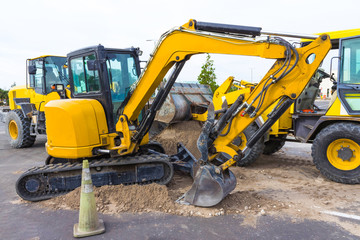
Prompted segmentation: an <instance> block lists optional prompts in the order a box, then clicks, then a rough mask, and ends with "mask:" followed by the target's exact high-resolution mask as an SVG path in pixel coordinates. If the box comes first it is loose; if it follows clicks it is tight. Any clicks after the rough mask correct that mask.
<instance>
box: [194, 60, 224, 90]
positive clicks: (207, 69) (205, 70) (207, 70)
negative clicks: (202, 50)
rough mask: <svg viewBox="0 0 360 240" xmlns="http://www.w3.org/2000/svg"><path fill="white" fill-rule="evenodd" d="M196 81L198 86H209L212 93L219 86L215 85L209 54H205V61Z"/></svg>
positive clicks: (212, 61)
mask: <svg viewBox="0 0 360 240" xmlns="http://www.w3.org/2000/svg"><path fill="white" fill-rule="evenodd" d="M197 80H198V82H199V83H200V84H206V85H209V86H210V88H211V91H212V92H214V91H215V90H216V89H217V88H218V87H219V85H217V84H216V81H215V80H216V75H215V68H214V60H211V57H210V54H207V56H206V61H205V63H204V65H203V66H202V67H201V72H200V75H199V76H198V79H197Z"/></svg>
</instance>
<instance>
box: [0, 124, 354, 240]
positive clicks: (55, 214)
mask: <svg viewBox="0 0 360 240" xmlns="http://www.w3.org/2000/svg"><path fill="white" fill-rule="evenodd" d="M185 130H186V129H185ZM189 131H190V133H188V136H193V135H194V134H195V133H194V131H193V130H190V128H189ZM173 133H174V132H173ZM175 133H176V131H175ZM181 134H182V135H181V136H186V134H185V135H184V133H181ZM175 137H176V136H175ZM178 139H179V138H178ZM45 141H46V139H45V138H44V137H41V138H39V139H38V140H37V142H36V144H35V146H34V147H32V148H28V149H22V150H15V149H11V148H10V146H9V144H8V143H7V141H6V139H5V135H4V125H3V124H2V123H0V175H1V185H0V201H1V205H0V236H1V238H2V239H71V238H72V231H73V230H72V228H73V225H74V224H75V223H76V222H77V221H78V211H77V210H76V209H77V201H76V197H77V196H78V195H77V193H76V192H73V193H70V194H68V195H66V196H64V197H60V198H59V199H55V200H49V201H45V202H41V203H30V202H26V201H23V200H20V198H19V197H18V196H17V194H16V192H15V187H14V185H15V182H16V180H17V178H18V177H19V176H20V174H21V173H22V172H23V171H24V170H26V169H28V168H30V167H32V166H35V165H37V166H38V165H42V164H43V161H44V159H45V158H46V156H47V155H46V152H45V150H44V147H43V146H44V143H45ZM167 142H168V144H167V145H171V144H170V142H169V140H167ZM187 144H191V143H189V142H188V143H187ZM232 171H233V172H234V173H235V175H236V176H237V183H238V184H237V187H236V189H235V190H234V191H233V193H232V194H231V195H229V196H228V197H227V198H225V199H224V200H223V202H221V203H220V204H219V205H217V206H215V207H212V208H197V207H192V206H183V205H178V204H175V203H174V202H173V201H174V200H176V198H178V197H179V196H181V195H182V194H183V193H184V192H185V191H186V190H187V189H188V188H189V187H190V184H191V183H192V180H191V178H190V177H188V176H185V175H180V174H176V175H175V177H174V179H173V181H172V182H171V183H170V184H169V185H168V186H167V187H159V186H157V185H155V186H151V185H149V186H147V187H146V188H144V189H143V190H139V189H136V187H137V186H131V187H129V188H125V187H115V188H113V187H111V188H110V187H103V188H100V189H97V190H96V191H97V196H98V203H99V204H100V206H99V205H98V207H99V212H100V213H99V215H100V218H102V219H103V220H104V222H105V226H106V233H105V234H103V235H99V236H96V237H92V238H90V239H119V238H122V239H191V238H193V239H360V186H358V185H341V184H337V183H334V182H331V181H328V180H327V179H324V178H323V177H322V176H321V175H320V173H319V172H318V171H317V170H316V168H315V167H314V165H313V164H312V162H311V157H310V145H307V144H297V143H287V144H286V145H285V147H284V148H283V150H281V151H280V152H279V153H277V154H274V155H273V156H271V157H269V156H262V157H261V158H260V159H259V160H258V161H257V162H256V163H255V164H254V165H253V166H250V167H247V168H232ZM139 191H140V192H139ZM110 192H113V193H118V194H120V195H117V196H118V197H114V195H106V194H110ZM125 194H128V195H127V197H126V198H124V197H123V198H122V197H119V196H125ZM151 194H153V195H151ZM101 196H109V197H108V201H106V200H104V198H102V197H101ZM159 196H162V197H159ZM144 198H146V199H149V200H148V201H146V200H144ZM74 199H75V200H74ZM136 202H139V204H137V203H136ZM159 202H161V204H160V205H159V204H158V203H159ZM169 210H170V211H169ZM334 214H335V215H336V214H337V215H339V214H342V215H341V217H338V216H334Z"/></svg>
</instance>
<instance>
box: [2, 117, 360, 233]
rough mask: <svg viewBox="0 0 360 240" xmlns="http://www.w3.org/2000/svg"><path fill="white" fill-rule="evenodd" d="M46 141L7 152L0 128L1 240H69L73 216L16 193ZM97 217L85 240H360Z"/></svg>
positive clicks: (266, 221)
mask: <svg viewBox="0 0 360 240" xmlns="http://www.w3.org/2000/svg"><path fill="white" fill-rule="evenodd" d="M45 142H46V138H45V137H44V136H42V137H38V139H37V141H36V143H35V145H34V146H33V147H31V148H26V149H11V147H10V145H9V144H8V142H7V140H6V137H5V131H4V124H3V123H0V179H1V184H0V202H1V204H0V236H1V239H33V240H35V239H36V240H37V239H73V236H72V235H73V225H74V224H75V223H77V222H78V212H77V211H70V210H57V211H53V210H47V209H44V208H39V207H36V206H34V205H33V204H31V203H21V202H20V201H19V197H18V195H17V194H16V191H15V183H16V180H17V178H18V177H19V176H20V174H21V171H25V170H27V169H28V168H30V167H33V166H39V165H43V163H44V160H45V158H46V156H47V154H46V152H45V148H44V143H45ZM289 144H293V143H289ZM286 146H287V148H285V149H292V148H293V147H292V146H295V148H296V145H286ZM292 150H293V149H292ZM99 217H100V218H102V219H103V220H104V222H105V227H106V232H105V233H104V234H102V235H97V236H93V237H88V239H131V240H134V239H182V240H183V239H207V240H211V239H266V240H268V239H286V240H289V239H306V240H308V239H324V240H325V239H326V240H328V239H360V237H358V236H355V235H353V234H351V233H349V232H348V231H346V230H345V229H343V228H342V227H340V226H338V225H337V224H334V223H328V222H323V221H314V220H308V219H296V218H293V217H292V216H285V215H284V216H280V217H272V216H260V217H258V218H257V223H256V227H254V226H249V225H246V224H243V221H244V216H242V215H241V214H238V215H226V216H218V217H213V218H200V217H183V216H177V215H171V214H160V213H159V214H154V213H152V214H150V213H146V214H145V213H143V214H127V213H123V214H120V216H118V217H115V216H110V215H102V214H99ZM355 224H360V221H358V222H356V221H355Z"/></svg>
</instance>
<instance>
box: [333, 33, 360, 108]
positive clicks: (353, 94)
mask: <svg viewBox="0 0 360 240" xmlns="http://www.w3.org/2000/svg"><path fill="white" fill-rule="evenodd" d="M340 56H341V58H340V61H339V81H338V84H337V94H338V97H339V99H340V101H341V103H342V105H343V106H344V107H345V109H346V111H347V113H348V114H349V115H359V114H360V36H356V37H349V38H344V39H341V40H340Z"/></svg>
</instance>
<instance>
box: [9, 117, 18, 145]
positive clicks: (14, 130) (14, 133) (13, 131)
mask: <svg viewBox="0 0 360 240" xmlns="http://www.w3.org/2000/svg"><path fill="white" fill-rule="evenodd" d="M9 134H10V137H11V138H12V139H14V140H15V139H17V138H18V135H19V131H18V125H17V124H16V122H15V120H11V121H10V122H9Z"/></svg>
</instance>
